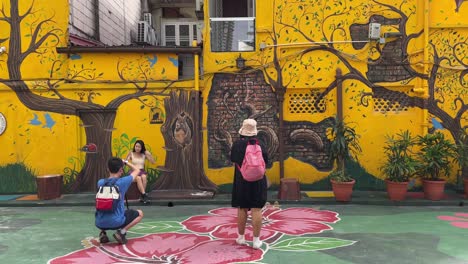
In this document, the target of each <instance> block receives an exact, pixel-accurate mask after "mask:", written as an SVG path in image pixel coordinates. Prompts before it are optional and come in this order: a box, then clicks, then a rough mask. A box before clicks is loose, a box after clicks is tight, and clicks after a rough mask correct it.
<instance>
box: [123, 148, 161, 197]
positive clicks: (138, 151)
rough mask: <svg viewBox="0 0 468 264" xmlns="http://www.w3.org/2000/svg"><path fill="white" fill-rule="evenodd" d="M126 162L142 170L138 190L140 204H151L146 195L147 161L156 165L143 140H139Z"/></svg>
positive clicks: (139, 174)
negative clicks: (129, 161) (128, 161)
mask: <svg viewBox="0 0 468 264" xmlns="http://www.w3.org/2000/svg"><path fill="white" fill-rule="evenodd" d="M126 160H131V162H132V163H133V164H134V165H135V167H137V168H138V169H140V172H139V173H138V176H139V177H141V185H139V186H138V190H139V191H140V192H141V197H140V202H142V203H149V197H148V194H147V193H146V185H147V184H148V179H147V178H148V173H147V172H146V171H145V161H146V160H148V161H149V162H151V163H152V164H154V163H155V161H154V158H153V156H152V155H151V153H150V152H149V151H147V150H146V148H145V143H144V142H143V140H137V141H136V142H135V145H133V151H131V152H129V153H128V155H127V158H126Z"/></svg>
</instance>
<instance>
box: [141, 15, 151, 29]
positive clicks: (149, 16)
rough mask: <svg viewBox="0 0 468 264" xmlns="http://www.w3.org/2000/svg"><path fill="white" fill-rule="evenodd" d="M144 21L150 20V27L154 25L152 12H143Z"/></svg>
mask: <svg viewBox="0 0 468 264" xmlns="http://www.w3.org/2000/svg"><path fill="white" fill-rule="evenodd" d="M143 21H146V22H148V24H149V25H150V27H152V26H153V16H152V15H151V13H143Z"/></svg>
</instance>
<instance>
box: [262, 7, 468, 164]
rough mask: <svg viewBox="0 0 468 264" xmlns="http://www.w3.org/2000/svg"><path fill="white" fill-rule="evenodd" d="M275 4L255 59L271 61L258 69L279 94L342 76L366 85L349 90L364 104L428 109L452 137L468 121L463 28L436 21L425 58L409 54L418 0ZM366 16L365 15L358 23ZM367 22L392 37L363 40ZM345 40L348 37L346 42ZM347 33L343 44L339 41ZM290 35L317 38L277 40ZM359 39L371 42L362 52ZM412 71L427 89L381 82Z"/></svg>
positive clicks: (402, 78) (330, 84)
mask: <svg viewBox="0 0 468 264" xmlns="http://www.w3.org/2000/svg"><path fill="white" fill-rule="evenodd" d="M385 2H388V1H385ZM325 3H328V4H325ZM273 6H274V7H275V8H274V9H273V10H274V16H273V18H274V22H273V30H272V32H271V34H270V36H269V38H268V39H265V43H266V45H267V47H268V46H270V47H271V48H270V49H266V50H265V51H264V54H263V56H261V57H260V58H259V59H258V62H259V64H260V65H270V64H267V63H268V62H269V61H271V62H272V63H271V65H272V67H266V68H265V71H264V72H265V76H266V77H267V79H268V82H269V83H270V84H271V85H272V86H273V88H274V89H275V91H276V92H277V93H278V94H279V95H280V96H281V95H282V94H284V92H285V90H286V89H287V88H294V87H295V85H296V84H297V83H301V82H302V83H305V84H306V85H310V86H323V87H327V88H326V89H325V91H324V92H323V93H322V97H325V96H327V95H328V94H329V93H330V92H331V91H333V90H334V89H335V88H336V87H337V82H338V81H341V82H343V81H346V80H347V81H351V82H348V84H349V86H351V88H353V86H354V87H355V88H358V86H362V85H364V87H366V88H363V89H362V92H361V93H360V94H361V96H357V97H355V99H356V100H358V101H359V103H360V104H361V105H362V106H368V102H369V100H370V99H372V100H385V101H388V102H390V104H399V107H408V106H410V107H419V108H423V109H427V110H428V112H429V113H430V114H431V115H433V116H434V117H435V118H437V119H439V120H440V122H441V124H442V126H443V127H444V128H446V129H448V130H449V131H450V133H451V135H452V136H453V137H454V138H458V136H459V135H460V132H461V131H462V129H465V130H466V129H467V126H466V125H464V124H466V121H467V118H468V117H467V114H466V110H467V109H468V105H467V104H466V100H467V94H468V92H467V91H468V89H467V88H468V87H467V86H468V79H467V76H468V75H467V73H468V64H467V63H468V60H467V58H466V56H465V53H466V50H467V38H468V37H467V34H466V30H462V29H460V30H456V29H438V30H433V31H431V32H429V33H430V34H429V39H428V45H429V46H430V54H429V57H430V61H429V62H425V61H419V62H415V61H414V60H415V58H413V57H416V59H417V58H418V57H417V56H415V55H414V54H409V52H410V51H412V50H413V48H412V45H415V43H416V42H417V41H420V40H421V38H422V37H423V33H424V31H423V29H422V28H421V27H422V26H419V28H420V29H417V28H418V26H415V23H416V22H415V21H414V20H412V19H415V15H416V11H417V10H418V8H420V7H417V6H416V1H406V0H403V1H398V2H394V1H392V2H391V4H389V3H384V2H383V1H382V2H380V1H375V0H374V1H369V2H367V1H364V2H361V3H353V2H352V1H336V2H333V3H330V2H329V1H323V0H310V1H300V2H294V3H293V2H290V1H279V0H276V1H275V2H274V4H273ZM419 12H422V11H421V10H419ZM377 14H378V15H377ZM366 18H367V19H368V20H369V21H367V23H363V19H366ZM410 20H411V24H410V23H409V21H410ZM370 22H378V23H380V24H382V25H383V26H388V28H389V29H388V30H391V31H392V32H394V33H395V34H394V35H393V36H397V37H394V38H391V37H389V38H388V40H387V43H385V44H380V43H378V42H373V43H372V42H369V41H368V37H367V34H368V31H367V29H368V23H370ZM409 28H411V32H409V31H410V29H409ZM414 28H416V30H414ZM351 40H352V41H353V42H354V43H352V44H351V43H350V42H349V41H351ZM346 41H348V42H349V44H345V43H344V42H346ZM288 43H290V44H293V43H315V44H314V45H309V46H308V47H301V48H297V49H289V50H285V49H281V48H280V46H278V45H279V44H282V45H284V44H288ZM365 45H369V49H368V53H366V54H362V52H361V51H360V49H362V48H363V47H364V46H365ZM362 55H364V56H362ZM412 56H413V57H412ZM363 57H364V58H365V59H366V60H367V68H368V71H367V72H366V73H363V72H362V71H360V70H359V68H358V66H359V65H360V64H362V63H363V62H365V60H364V59H362V58H363ZM323 60H328V62H326V63H325V64H328V65H327V67H322V68H320V67H317V66H314V62H316V61H323ZM424 63H427V64H429V67H428V71H427V72H424V67H422V66H423V65H424ZM336 68H341V69H342V71H343V75H342V76H341V78H340V79H339V80H337V79H330V78H329V79H327V78H326V77H322V76H321V72H320V71H324V70H325V71H328V72H329V71H334V70H335V69H336ZM304 72H305V73H306V74H303V73H304ZM417 78H420V79H422V80H423V82H426V87H427V92H425V91H422V92H421V91H419V92H420V93H419V94H418V93H417V92H416V93H414V92H403V91H398V90H397V89H390V88H388V87H386V86H384V85H381V84H379V83H382V82H400V84H401V85H406V84H408V83H409V82H410V81H412V80H414V79H417ZM423 87H424V86H423ZM348 88H349V87H348ZM368 89H370V92H369V91H368ZM317 102H318V101H317ZM426 121H428V120H426ZM464 169H465V170H466V168H464Z"/></svg>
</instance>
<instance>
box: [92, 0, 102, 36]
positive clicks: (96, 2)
mask: <svg viewBox="0 0 468 264" xmlns="http://www.w3.org/2000/svg"><path fill="white" fill-rule="evenodd" d="M93 6H94V39H96V40H97V41H101V30H100V27H101V26H100V18H99V0H94V1H93Z"/></svg>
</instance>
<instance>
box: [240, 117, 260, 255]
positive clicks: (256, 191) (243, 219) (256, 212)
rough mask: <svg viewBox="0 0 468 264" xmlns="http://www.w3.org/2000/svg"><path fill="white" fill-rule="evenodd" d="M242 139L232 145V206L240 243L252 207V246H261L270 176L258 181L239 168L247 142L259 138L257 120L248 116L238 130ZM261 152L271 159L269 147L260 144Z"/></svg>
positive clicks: (242, 241)
mask: <svg viewBox="0 0 468 264" xmlns="http://www.w3.org/2000/svg"><path fill="white" fill-rule="evenodd" d="M239 134H240V139H239V140H237V141H236V142H234V144H233V145H232V149H231V161H232V162H234V163H235V165H237V166H234V167H235V169H234V182H233V187H232V201H231V205H232V207H236V208H238V209H237V230H238V237H237V239H236V242H237V243H238V244H246V242H245V225H246V223H247V214H248V211H251V215H252V226H253V248H255V249H258V248H260V247H261V246H262V241H261V240H260V230H261V228H262V208H263V206H265V203H266V200H267V180H266V177H265V176H264V177H263V178H262V179H260V180H258V181H253V182H250V181H246V180H244V178H243V177H242V174H241V172H240V170H239V168H238V166H239V167H242V162H243V160H244V156H245V151H246V148H247V144H248V142H249V143H250V144H256V143H257V142H258V139H257V121H255V120H253V119H245V120H244V122H243V123H242V128H241V129H240V130H239ZM261 148H262V156H263V160H264V161H265V163H268V154H267V152H266V148H265V147H264V146H261Z"/></svg>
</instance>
